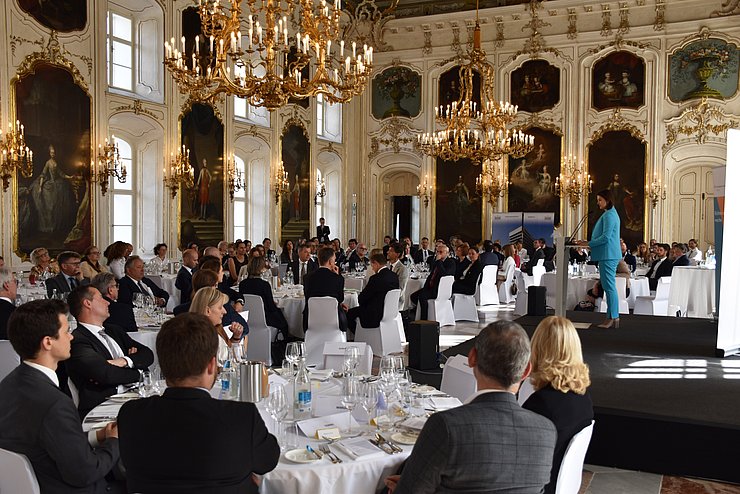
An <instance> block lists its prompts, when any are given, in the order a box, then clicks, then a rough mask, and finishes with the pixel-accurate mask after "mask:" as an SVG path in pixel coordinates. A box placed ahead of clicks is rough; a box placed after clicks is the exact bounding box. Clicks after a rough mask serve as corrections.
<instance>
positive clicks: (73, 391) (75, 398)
mask: <svg viewBox="0 0 740 494" xmlns="http://www.w3.org/2000/svg"><path fill="white" fill-rule="evenodd" d="M67 387H69V394H70V395H72V403H74V404H75V407H78V406H80V391H79V390H78V389H77V386H76V385H75V383H74V381H73V380H72V378H71V377H68V378H67ZM0 494H2V491H0Z"/></svg>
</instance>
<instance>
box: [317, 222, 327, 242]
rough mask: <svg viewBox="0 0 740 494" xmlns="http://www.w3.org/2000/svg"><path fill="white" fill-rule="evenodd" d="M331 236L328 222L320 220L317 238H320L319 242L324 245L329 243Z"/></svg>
mask: <svg viewBox="0 0 740 494" xmlns="http://www.w3.org/2000/svg"><path fill="white" fill-rule="evenodd" d="M329 235H331V230H329V227H328V226H327V225H326V220H325V219H324V218H319V226H317V227H316V236H317V237H318V238H319V242H321V243H322V244H323V243H324V242H327V241H328V240H329Z"/></svg>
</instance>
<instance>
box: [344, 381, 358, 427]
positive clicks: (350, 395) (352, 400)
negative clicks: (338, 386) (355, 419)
mask: <svg viewBox="0 0 740 494" xmlns="http://www.w3.org/2000/svg"><path fill="white" fill-rule="evenodd" d="M361 400H362V395H361V390H360V381H358V380H357V379H355V378H354V377H348V378H347V381H346V382H345V383H344V389H343V391H342V405H343V406H344V407H345V408H346V409H347V419H348V421H349V422H348V424H347V430H346V431H343V432H344V433H345V435H347V436H352V410H354V408H355V405H357V404H358V403H360V401H361Z"/></svg>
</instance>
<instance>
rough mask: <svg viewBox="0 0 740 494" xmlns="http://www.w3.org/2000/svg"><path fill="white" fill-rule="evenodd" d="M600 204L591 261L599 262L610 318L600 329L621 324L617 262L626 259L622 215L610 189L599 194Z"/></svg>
mask: <svg viewBox="0 0 740 494" xmlns="http://www.w3.org/2000/svg"><path fill="white" fill-rule="evenodd" d="M596 204H597V205H598V206H599V209H601V210H602V211H604V214H602V215H601V217H600V218H599V220H598V221H597V222H596V225H594V230H593V233H592V234H591V241H590V242H588V243H587V245H588V246H589V247H590V248H591V260H592V261H599V279H600V280H601V286H602V287H603V288H604V296H605V298H606V314H607V319H606V321H604V322H603V323H601V324H599V325H598V327H600V328H611V327H615V328H618V327H619V297H618V296H617V264H619V260H620V259H621V258H622V250H621V249H620V245H619V230H620V228H619V227H620V222H619V214H617V209H616V208H615V207H614V204H613V203H612V196H611V193H610V192H609V190H602V191H601V192H599V193H598V194H596Z"/></svg>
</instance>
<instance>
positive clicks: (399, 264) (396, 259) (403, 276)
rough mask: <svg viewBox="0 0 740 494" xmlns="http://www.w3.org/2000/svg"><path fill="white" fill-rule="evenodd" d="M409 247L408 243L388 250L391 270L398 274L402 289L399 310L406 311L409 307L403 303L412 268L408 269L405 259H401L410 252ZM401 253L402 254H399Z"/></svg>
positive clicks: (393, 245) (399, 284)
mask: <svg viewBox="0 0 740 494" xmlns="http://www.w3.org/2000/svg"><path fill="white" fill-rule="evenodd" d="M408 248H409V246H408V244H406V243H398V242H395V243H392V244H391V248H390V249H388V255H387V256H386V257H388V264H389V267H390V268H391V271H393V272H394V273H396V276H398V287H399V288H400V289H401V297H400V300H399V302H400V305H399V306H398V308H399V310H406V309H407V308H408V307H404V306H403V301H404V300H405V297H404V294H405V293H406V284H407V283H408V281H409V275H410V274H411V273H410V268H408V267H406V266H405V265H404V264H403V259H402V258H401V257H400V256H401V255H402V253H403V252H405V251H406V250H408ZM399 251H401V252H399ZM370 264H371V265H372V259H371V260H370Z"/></svg>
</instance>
